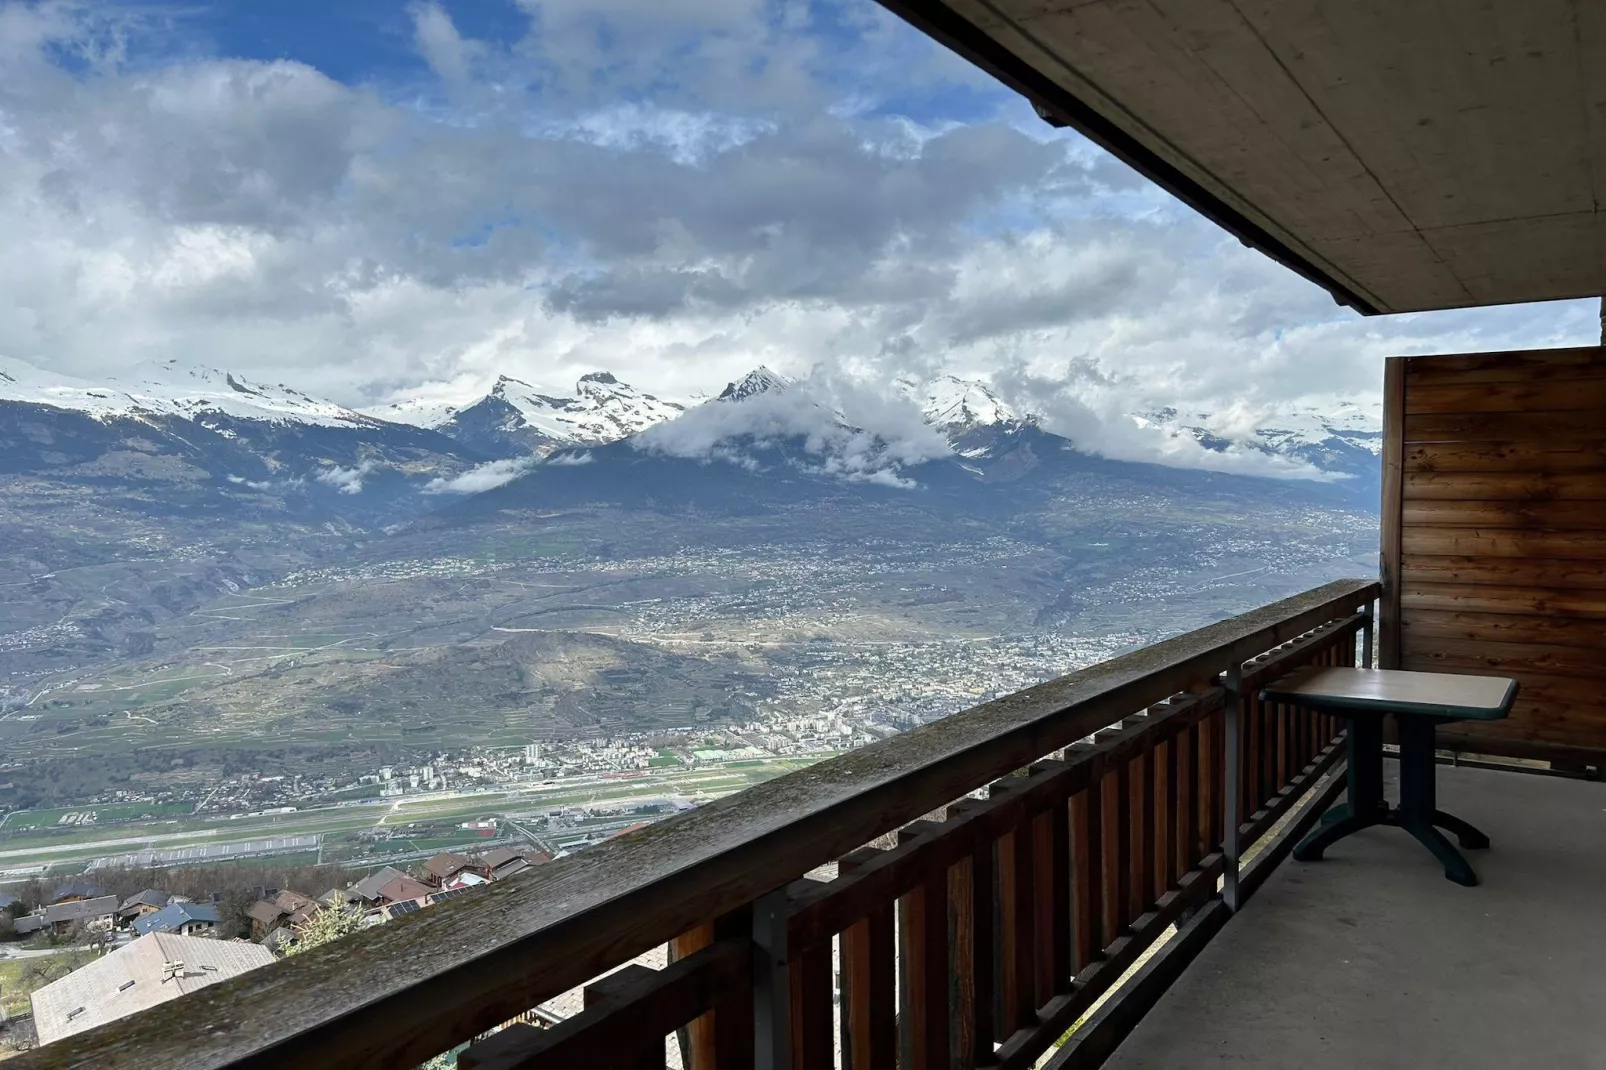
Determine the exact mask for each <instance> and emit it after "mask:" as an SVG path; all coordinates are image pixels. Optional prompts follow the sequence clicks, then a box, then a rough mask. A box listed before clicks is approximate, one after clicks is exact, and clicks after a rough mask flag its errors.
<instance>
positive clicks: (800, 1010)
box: [787, 942, 836, 1070]
mask: <svg viewBox="0 0 1606 1070" xmlns="http://www.w3.org/2000/svg"><path fill="white" fill-rule="evenodd" d="M790 955H791V957H790V960H789V961H788V963H787V969H788V971H789V972H790V977H789V984H788V986H787V995H788V997H789V999H790V1015H791V1020H790V1025H791V1029H790V1039H791V1042H792V1070H831V1068H832V1067H833V1066H835V1065H836V1058H835V1054H834V1043H833V1040H832V1037H831V1032H832V1030H831V1024H832V1023H831V1018H832V1009H831V1008H832V999H831V945H830V943H829V942H826V943H824V944H815V945H814V946H813V947H805V948H800V949H798V950H795V951H792V952H791V953H790Z"/></svg>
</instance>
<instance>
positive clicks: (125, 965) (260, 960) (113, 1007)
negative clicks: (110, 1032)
mask: <svg viewBox="0 0 1606 1070" xmlns="http://www.w3.org/2000/svg"><path fill="white" fill-rule="evenodd" d="M109 898H112V902H113V904H114V905H115V903H116V899H115V897H109ZM272 961H273V955H272V954H271V953H270V952H269V951H268V949H267V948H265V947H259V946H257V945H256V944H250V943H246V942H244V941H239V940H213V939H211V938H209V937H195V936H177V935H174V934H172V933H151V934H150V935H148V936H141V937H140V938H139V939H137V940H135V941H134V942H133V943H130V944H128V945H126V946H124V947H120V948H118V949H117V950H116V951H113V952H111V953H109V954H107V955H105V956H103V957H101V958H98V959H96V960H94V961H93V962H91V963H89V965H87V966H84V967H83V968H81V969H78V970H74V971H73V972H72V973H70V974H68V975H67V976H66V977H63V978H61V979H60V980H59V981H53V982H51V983H50V984H48V985H45V986H44V987H43V988H41V989H39V990H37V991H36V992H34V994H33V1016H34V1028H35V1030H37V1031H38V1034H39V1043H41V1044H49V1043H51V1042H52V1041H56V1040H60V1039H61V1038H62V1037H66V1036H71V1035H72V1034H74V1033H80V1032H82V1031H84V1030H85V1029H92V1028H94V1027H95V1026H97V1025H101V1024H103V1023H105V1022H111V1021H115V1020H116V1019H118V1018H122V1017H125V1016H127V1015H130V1014H133V1013H135V1012H137V1011H142V1010H144V1009H145V1008H147V1007H153V1006H155V1005H156V1004H158V1003H165V1002H166V1001H167V1000H170V999H176V998H177V997H179V996H182V995H184V994H185V993H187V992H193V991H195V990H196V989H198V988H205V987H206V986H207V985H210V984H214V983H216V982H218V981H222V980H224V979H226V978H229V977H233V976H235V975H236V974H241V973H244V972H246V971H247V970H254V969H256V968H257V967H258V966H265V965H267V964H268V963H270V962H272ZM168 963H182V967H180V968H178V969H176V970H172V971H169V970H168V969H166V968H165V967H166V966H167V964H168ZM164 976H165V977H167V979H166V980H163V978H164Z"/></svg>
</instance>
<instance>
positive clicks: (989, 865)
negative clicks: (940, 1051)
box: [969, 841, 998, 1066]
mask: <svg viewBox="0 0 1606 1070" xmlns="http://www.w3.org/2000/svg"><path fill="white" fill-rule="evenodd" d="M996 870H997V866H996V855H995V847H994V844H993V842H992V841H986V842H983V843H981V844H980V845H978V846H977V847H976V849H975V850H973V851H972V852H971V855H970V926H971V958H970V975H971V986H972V989H973V992H974V995H973V997H972V999H971V1027H970V1028H971V1033H970V1038H971V1050H970V1056H969V1063H970V1065H972V1066H979V1065H982V1064H983V1063H985V1062H987V1061H988V1060H990V1059H991V1057H992V1053H993V1033H994V1032H995V1024H994V1023H995V1022H996V1021H997V1014H996V1004H997V1000H998V989H997V976H998V974H997V962H996V958H997V939H996V934H997V917H996V902H997V899H996V895H995V892H996Z"/></svg>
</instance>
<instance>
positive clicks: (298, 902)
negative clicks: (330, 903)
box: [273, 888, 318, 914]
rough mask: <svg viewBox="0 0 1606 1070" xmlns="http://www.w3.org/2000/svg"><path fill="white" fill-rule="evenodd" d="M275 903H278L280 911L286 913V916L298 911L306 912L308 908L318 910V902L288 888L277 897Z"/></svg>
mask: <svg viewBox="0 0 1606 1070" xmlns="http://www.w3.org/2000/svg"><path fill="white" fill-rule="evenodd" d="M273 901H274V902H275V903H277V904H278V905H279V909H280V910H282V911H284V912H285V913H286V914H292V913H294V912H295V911H298V910H305V909H306V908H308V907H312V908H315V909H316V907H317V906H318V901H317V900H316V899H314V898H312V896H310V895H302V894H301V893H300V892H292V891H291V890H290V889H288V888H286V889H285V890H284V891H282V892H280V893H279V894H278V895H277V896H275V897H274V900H273Z"/></svg>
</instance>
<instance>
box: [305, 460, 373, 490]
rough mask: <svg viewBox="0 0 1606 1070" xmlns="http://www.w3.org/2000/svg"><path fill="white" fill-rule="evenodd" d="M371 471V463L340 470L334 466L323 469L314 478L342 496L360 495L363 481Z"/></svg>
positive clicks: (337, 466)
mask: <svg viewBox="0 0 1606 1070" xmlns="http://www.w3.org/2000/svg"><path fill="white" fill-rule="evenodd" d="M373 470H374V462H373V461H363V462H362V463H361V464H358V465H356V466H355V467H352V468H342V467H341V466H340V465H338V464H336V465H331V466H329V467H328V468H325V469H324V470H323V471H321V472H319V473H318V474H317V476H316V477H315V478H316V479H317V480H318V482H319V483H322V484H323V485H324V486H326V487H333V488H335V489H336V490H338V491H339V492H340V493H342V494H361V493H362V484H363V480H364V479H366V478H367V477H368V475H369V474H370V473H371V472H373Z"/></svg>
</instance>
